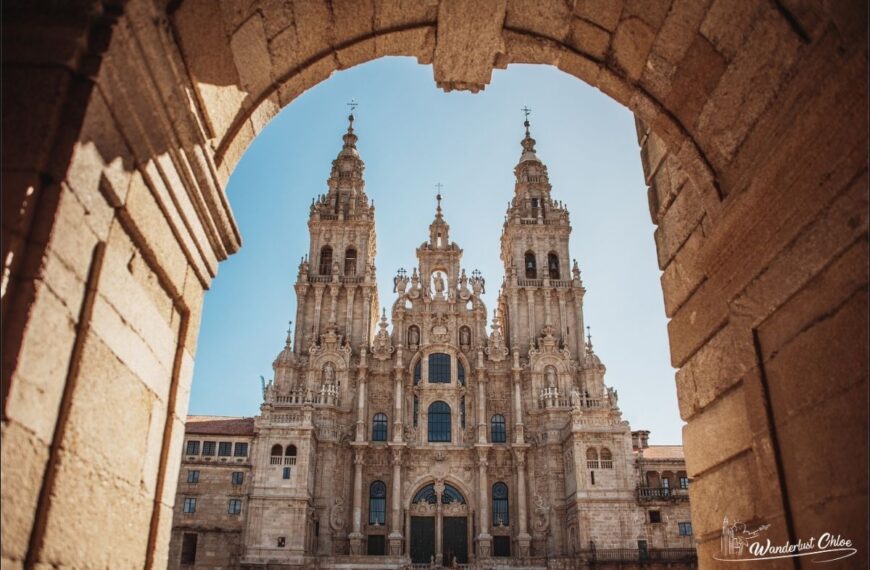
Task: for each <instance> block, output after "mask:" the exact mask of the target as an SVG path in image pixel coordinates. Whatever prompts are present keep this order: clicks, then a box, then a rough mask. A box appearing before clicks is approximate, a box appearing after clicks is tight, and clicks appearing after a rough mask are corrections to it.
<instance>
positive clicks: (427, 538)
mask: <svg viewBox="0 0 870 570" xmlns="http://www.w3.org/2000/svg"><path fill="white" fill-rule="evenodd" d="M433 556H435V517H411V562H413V563H414V564H428V563H429V561H430V560H432V557H433Z"/></svg>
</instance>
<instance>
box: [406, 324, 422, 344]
mask: <svg viewBox="0 0 870 570" xmlns="http://www.w3.org/2000/svg"><path fill="white" fill-rule="evenodd" d="M408 344H409V345H410V346H417V345H418V344H420V330H419V329H418V328H417V327H411V328H410V329H408Z"/></svg>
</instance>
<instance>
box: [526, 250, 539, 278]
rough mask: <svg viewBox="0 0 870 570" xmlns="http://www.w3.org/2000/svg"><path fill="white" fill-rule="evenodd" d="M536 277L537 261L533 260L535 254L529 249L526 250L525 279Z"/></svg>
mask: <svg viewBox="0 0 870 570" xmlns="http://www.w3.org/2000/svg"><path fill="white" fill-rule="evenodd" d="M537 278H538V262H537V261H535V254H534V253H533V252H531V251H527V252H526V279H537Z"/></svg>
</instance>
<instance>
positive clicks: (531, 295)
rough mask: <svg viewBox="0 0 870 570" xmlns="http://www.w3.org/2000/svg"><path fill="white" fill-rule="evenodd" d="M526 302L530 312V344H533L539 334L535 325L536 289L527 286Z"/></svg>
mask: <svg viewBox="0 0 870 570" xmlns="http://www.w3.org/2000/svg"><path fill="white" fill-rule="evenodd" d="M526 303H527V305H528V306H527V309H528V314H529V344H531V343H532V342H534V340H535V337H536V336H538V334H537V332H536V331H537V326H535V290H534V289H532V288H531V287H527V288H526Z"/></svg>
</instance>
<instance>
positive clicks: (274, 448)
mask: <svg viewBox="0 0 870 570" xmlns="http://www.w3.org/2000/svg"><path fill="white" fill-rule="evenodd" d="M282 453H284V448H283V447H281V444H279V443H276V444H275V445H273V446H272V453H271V455H273V456H275V455H277V456H279V457H280V456H281V454H282Z"/></svg>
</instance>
